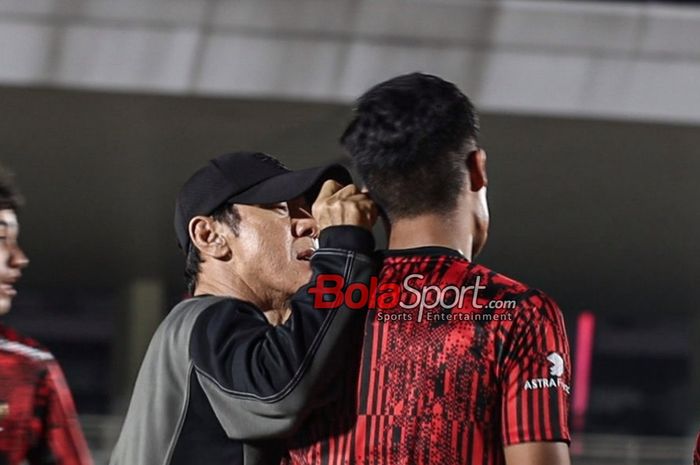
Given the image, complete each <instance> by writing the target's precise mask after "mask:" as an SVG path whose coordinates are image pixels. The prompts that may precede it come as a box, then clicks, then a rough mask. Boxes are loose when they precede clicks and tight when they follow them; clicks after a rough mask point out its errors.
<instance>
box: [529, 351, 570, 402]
mask: <svg viewBox="0 0 700 465" xmlns="http://www.w3.org/2000/svg"><path fill="white" fill-rule="evenodd" d="M547 361H548V362H549V363H550V364H551V365H550V367H549V378H532V379H528V380H526V381H525V384H524V386H523V387H524V388H525V390H529V389H551V388H557V389H563V390H564V392H566V393H567V394H569V392H570V391H571V388H570V387H569V385H568V384H566V383H565V382H564V381H562V379H561V376H562V375H563V374H564V358H563V357H562V356H561V355H560V354H558V353H557V352H551V353H550V354H549V355H547Z"/></svg>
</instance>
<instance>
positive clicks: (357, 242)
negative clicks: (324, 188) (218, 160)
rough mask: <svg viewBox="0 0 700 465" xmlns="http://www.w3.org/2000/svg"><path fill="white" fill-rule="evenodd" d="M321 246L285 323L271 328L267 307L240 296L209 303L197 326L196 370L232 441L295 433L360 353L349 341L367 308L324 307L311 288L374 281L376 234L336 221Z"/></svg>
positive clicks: (194, 339) (193, 345)
mask: <svg viewBox="0 0 700 465" xmlns="http://www.w3.org/2000/svg"><path fill="white" fill-rule="evenodd" d="M319 245H320V248H319V249H318V250H317V251H316V252H315V253H314V255H313V256H312V257H311V268H312V274H313V276H312V279H311V282H310V283H309V284H307V285H306V286H304V287H302V288H301V289H300V290H299V291H298V292H297V293H296V294H294V296H293V297H292V299H291V309H292V312H291V316H290V318H289V319H288V320H287V322H285V323H284V324H283V325H280V326H276V327H275V326H271V325H270V324H268V322H267V320H266V319H265V317H264V315H263V314H262V312H261V311H260V310H259V309H257V308H256V307H254V306H252V305H250V304H247V303H245V302H241V301H236V300H234V299H225V300H222V301H221V302H219V303H217V304H215V305H213V306H212V307H210V308H208V309H207V310H205V311H204V312H203V314H202V315H201V316H200V317H199V319H198V321H197V323H196V325H195V328H194V331H193V334H192V339H191V342H190V352H191V356H192V360H193V363H194V368H195V375H196V377H197V381H198V382H199V384H200V385H201V386H202V389H203V390H204V392H205V394H206V397H207V399H208V401H209V403H210V405H211V407H212V409H213V410H214V413H215V414H216V416H217V418H218V420H219V423H220V424H221V426H222V427H223V429H224V431H225V432H226V434H227V435H228V436H229V437H230V438H232V439H241V440H259V439H269V438H273V437H279V436H283V435H287V434H291V433H292V432H293V431H294V430H295V429H296V427H297V426H298V425H299V423H300V422H301V420H302V419H303V418H304V417H305V415H306V413H308V411H309V410H310V409H311V408H313V407H315V406H318V404H319V402H321V401H323V400H324V399H323V398H322V397H323V396H321V392H323V393H324V394H327V391H328V390H329V389H324V388H327V386H328V383H329V382H331V381H333V380H335V379H336V378H335V375H336V374H337V373H338V372H339V371H340V370H342V369H343V368H344V366H345V364H346V363H345V362H346V361H348V360H349V359H351V358H352V357H349V356H348V355H349V353H348V351H349V350H350V348H349V347H348V346H349V345H350V344H351V342H352V340H353V339H354V336H357V335H358V334H360V332H361V331H362V327H363V323H364V319H365V315H366V312H365V311H363V310H356V309H350V308H348V307H347V306H346V305H345V302H343V303H341V304H340V306H338V307H336V308H335V309H317V308H315V307H314V295H313V294H311V293H309V288H310V287H311V286H313V285H315V282H316V280H317V278H318V276H319V275H322V274H333V275H336V276H341V277H342V279H343V281H344V283H345V286H344V287H343V290H345V288H347V286H348V285H350V284H353V283H359V284H363V285H367V286H369V282H370V279H371V277H372V276H375V275H376V271H377V266H376V261H375V260H374V259H373V258H372V257H371V255H372V251H373V248H374V239H373V237H372V234H371V232H369V231H368V230H367V229H363V228H360V227H357V226H332V227H328V228H325V229H324V230H323V231H322V232H321V235H320V237H319ZM325 400H326V401H327V400H329V399H325Z"/></svg>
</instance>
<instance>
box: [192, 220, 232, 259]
mask: <svg viewBox="0 0 700 465" xmlns="http://www.w3.org/2000/svg"><path fill="white" fill-rule="evenodd" d="M220 226H221V225H219V224H218V223H217V222H216V221H214V219H213V218H211V217H209V216H195V217H194V218H192V219H191V220H190V224H189V225H188V230H189V233H190V241H192V246H193V247H196V248H197V249H198V250H199V251H200V253H202V254H204V255H208V256H210V257H213V258H224V257H226V256H227V255H229V254H230V253H231V249H230V248H229V245H228V244H227V242H226V238H225V237H224V236H223V234H222V230H221V228H220Z"/></svg>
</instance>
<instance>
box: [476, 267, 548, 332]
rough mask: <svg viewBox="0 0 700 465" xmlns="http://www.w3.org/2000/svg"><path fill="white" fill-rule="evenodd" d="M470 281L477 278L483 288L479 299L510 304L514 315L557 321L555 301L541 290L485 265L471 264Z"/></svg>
mask: <svg viewBox="0 0 700 465" xmlns="http://www.w3.org/2000/svg"><path fill="white" fill-rule="evenodd" d="M469 266H470V272H471V274H472V276H473V277H472V280H475V277H479V285H480V286H483V289H482V290H481V292H480V294H479V295H480V297H482V296H483V297H484V298H485V299H488V300H500V301H506V302H511V303H512V304H511V306H512V308H513V309H514V310H515V312H516V313H520V314H523V316H541V317H545V318H550V319H559V318H560V315H561V310H560V309H559V306H558V305H557V303H556V302H555V300H554V299H553V298H552V297H551V296H550V295H549V294H547V293H546V292H544V291H543V290H542V289H539V288H536V287H532V286H530V285H528V284H525V283H523V282H522V281H519V280H517V279H515V278H512V277H510V276H506V275H505V274H502V273H499V272H497V271H494V270H492V269H491V268H488V267H487V266H485V265H481V264H477V263H471V264H469Z"/></svg>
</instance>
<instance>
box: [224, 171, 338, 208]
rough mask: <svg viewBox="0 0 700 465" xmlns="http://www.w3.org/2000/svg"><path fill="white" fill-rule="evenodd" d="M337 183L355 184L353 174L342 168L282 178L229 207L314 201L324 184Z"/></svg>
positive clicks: (273, 179) (256, 187)
mask: <svg viewBox="0 0 700 465" xmlns="http://www.w3.org/2000/svg"><path fill="white" fill-rule="evenodd" d="M328 179H333V180H335V181H337V182H339V183H340V184H343V185H347V184H351V183H352V176H350V172H349V171H348V170H347V169H346V168H345V167H344V166H343V165H339V164H333V165H329V166H323V167H320V168H307V169H304V170H299V171H291V172H289V173H284V174H280V175H278V176H273V177H271V178H268V179H265V180H264V181H261V182H259V183H258V184H256V185H254V186H252V187H250V188H249V189H246V190H245V191H243V192H240V193H238V194H236V195H234V196H233V197H230V198H229V199H228V203H242V204H258V203H261V204H262V203H276V202H286V201H288V200H292V199H295V198H297V197H300V196H302V195H304V196H305V197H306V198H307V199H309V200H310V201H313V200H314V199H315V198H316V196H317V195H318V192H319V190H320V189H321V185H322V184H323V182H324V181H326V180H328Z"/></svg>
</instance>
